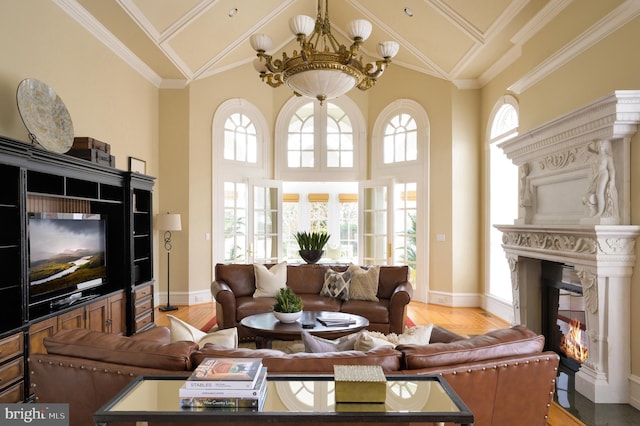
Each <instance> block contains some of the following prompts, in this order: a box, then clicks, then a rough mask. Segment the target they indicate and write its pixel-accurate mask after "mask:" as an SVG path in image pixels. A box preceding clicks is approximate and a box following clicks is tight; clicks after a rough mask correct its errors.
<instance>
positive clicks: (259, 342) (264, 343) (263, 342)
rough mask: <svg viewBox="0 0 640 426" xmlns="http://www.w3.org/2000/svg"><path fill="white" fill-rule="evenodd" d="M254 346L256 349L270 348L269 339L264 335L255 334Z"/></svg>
mask: <svg viewBox="0 0 640 426" xmlns="http://www.w3.org/2000/svg"><path fill="white" fill-rule="evenodd" d="M256 348H257V349H271V348H272V346H271V339H267V338H266V337H260V336H256Z"/></svg>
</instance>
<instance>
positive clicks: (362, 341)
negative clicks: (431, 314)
mask: <svg viewBox="0 0 640 426" xmlns="http://www.w3.org/2000/svg"><path fill="white" fill-rule="evenodd" d="M432 330H433V324H429V325H424V326H422V325H417V326H415V327H411V328H408V329H407V330H406V331H405V332H404V333H402V334H395V333H391V334H387V335H384V334H382V333H379V332H377V331H363V332H362V333H360V336H359V337H358V339H357V340H356V344H355V346H354V348H355V349H356V350H357V351H363V352H366V351H368V350H371V349H373V348H376V347H381V346H390V347H394V348H395V347H396V346H397V345H427V344H429V340H430V339H431V331H432Z"/></svg>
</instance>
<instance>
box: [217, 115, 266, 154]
mask: <svg viewBox="0 0 640 426" xmlns="http://www.w3.org/2000/svg"><path fill="white" fill-rule="evenodd" d="M257 149H258V136H257V134H256V126H255V124H253V121H251V118H249V117H248V116H247V115H246V114H244V113H242V112H234V113H232V114H231V115H229V117H227V119H226V121H225V123H224V159H225V160H235V161H241V162H247V163H254V164H255V163H256V162H257Z"/></svg>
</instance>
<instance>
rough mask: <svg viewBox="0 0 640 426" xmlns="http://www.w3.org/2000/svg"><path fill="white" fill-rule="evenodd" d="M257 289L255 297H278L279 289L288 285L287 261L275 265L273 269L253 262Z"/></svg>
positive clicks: (254, 293)
mask: <svg viewBox="0 0 640 426" xmlns="http://www.w3.org/2000/svg"><path fill="white" fill-rule="evenodd" d="M253 272H254V273H255V277H256V290H255V291H254V292H253V297H276V294H277V293H278V291H280V289H281V288H284V287H285V286H286V285H287V262H280V263H278V264H277V265H273V266H272V267H271V269H267V267H266V266H264V265H261V264H259V263H254V264H253Z"/></svg>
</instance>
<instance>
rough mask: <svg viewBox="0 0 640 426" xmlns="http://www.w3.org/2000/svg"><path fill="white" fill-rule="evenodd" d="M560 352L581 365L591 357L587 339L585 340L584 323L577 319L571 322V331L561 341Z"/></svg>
mask: <svg viewBox="0 0 640 426" xmlns="http://www.w3.org/2000/svg"><path fill="white" fill-rule="evenodd" d="M584 334H585V335H586V333H584ZM560 350H562V351H563V352H564V354H565V355H566V356H568V357H569V358H571V359H574V360H576V361H578V362H579V363H582V362H584V360H586V359H587V357H588V356H589V348H587V344H586V339H584V338H583V333H582V323H581V322H580V321H578V320H577V319H572V320H570V321H569V331H568V332H567V333H565V334H564V336H562V339H561V340H560Z"/></svg>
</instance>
